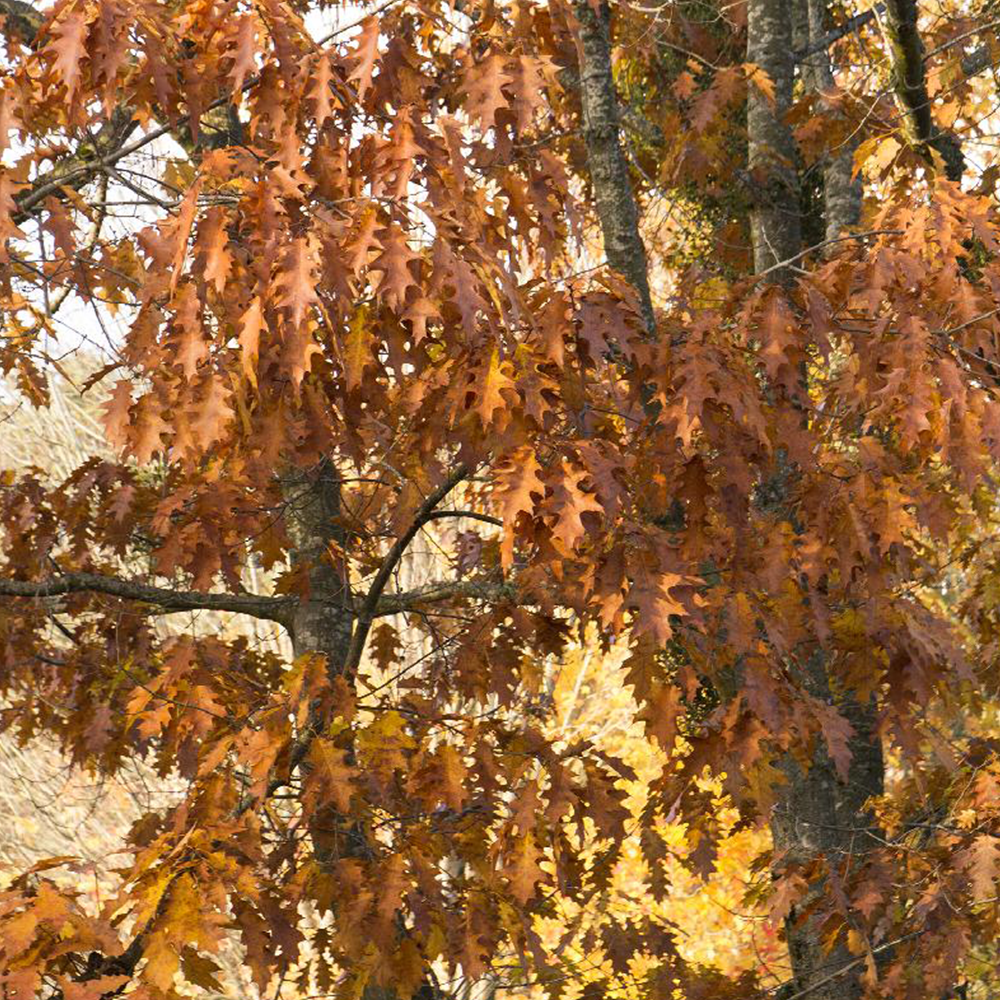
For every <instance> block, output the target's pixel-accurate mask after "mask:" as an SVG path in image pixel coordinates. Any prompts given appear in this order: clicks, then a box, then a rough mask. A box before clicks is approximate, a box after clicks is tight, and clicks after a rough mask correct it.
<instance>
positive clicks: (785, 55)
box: [747, 0, 883, 1000]
mask: <svg viewBox="0 0 1000 1000" xmlns="http://www.w3.org/2000/svg"><path fill="white" fill-rule="evenodd" d="M791 2H792V0H749V7H748V11H747V17H748V23H747V61H748V62H752V63H755V64H756V65H757V66H759V67H760V68H761V69H763V70H764V71H765V72H766V73H767V74H768V76H769V77H770V78H771V80H772V81H773V82H774V87H775V102H774V104H772V103H771V101H770V100H769V99H768V98H767V96H766V95H764V94H763V93H762V92H761V91H760V90H759V89H757V88H755V87H753V86H751V88H750V93H749V95H748V108H747V116H748V130H749V136H748V138H749V147H748V154H749V167H750V172H751V174H752V175H753V176H754V177H755V179H756V180H757V181H758V183H760V184H761V186H762V187H763V189H764V191H765V194H766V197H765V198H764V199H762V201H761V202H760V203H759V204H758V205H757V206H755V208H754V209H753V210H752V215H751V232H752V237H753V250H754V264H755V268H756V271H757V273H758V274H760V273H762V272H765V271H768V272H769V273H768V279H769V280H772V281H777V282H788V281H789V280H790V279H791V276H792V275H791V272H790V271H789V270H788V269H785V268H775V265H776V264H778V263H780V262H781V261H785V260H789V259H790V258H793V257H795V255H796V254H798V253H799V252H800V250H801V235H800V218H799V211H800V208H799V198H798V176H797V172H796V166H795V164H796V150H795V146H794V140H793V138H792V134H791V130H790V129H789V127H788V125H787V123H786V121H785V118H784V115H785V113H786V112H787V110H788V108H789V106H790V104H791V100H792V79H793V69H794V64H793V38H792V33H793V25H794V24H795V23H796V21H797V23H798V35H799V37H798V38H797V39H795V41H796V42H798V43H799V45H800V46H804V45H805V44H806V42H807V40H808V39H810V38H813V37H814V36H816V37H818V36H819V35H820V34H821V32H822V14H823V8H822V2H823V0H800V2H801V3H803V4H805V6H802V7H800V8H799V10H798V17H795V15H796V10H795V9H794V8H792V6H791ZM824 59H825V57H824ZM803 75H804V76H805V78H806V79H805V82H806V83H807V85H808V86H812V87H814V88H822V87H823V86H824V85H828V83H829V82H830V81H832V73H831V70H830V65H829V61H828V60H825V62H817V61H814V62H808V63H807V64H806V66H805V67H804V71H803ZM829 168H830V170H831V171H833V172H834V176H833V178H832V179H831V185H830V198H829V199H828V200H827V201H826V210H827V212H828V213H831V215H828V217H827V220H826V222H827V228H828V231H829V227H830V226H831V225H838V226H839V225H840V224H841V223H842V221H843V217H842V216H841V215H840V214H839V213H842V212H845V211H846V210H845V208H844V207H843V206H844V204H845V203H846V204H849V205H853V204H854V196H853V193H851V196H850V198H847V197H845V195H844V192H843V191H842V190H841V189H840V188H839V187H838V186H837V185H838V182H839V180H840V178H841V177H842V175H839V174H838V173H836V171H837V170H839V169H842V167H840V168H838V167H835V165H834V163H833V162H832V161H831V163H830V164H829ZM831 216H832V217H831ZM798 679H799V682H800V684H801V685H802V687H803V688H804V689H805V690H806V691H808V692H809V694H811V695H812V696H813V697H814V698H818V699H821V700H822V701H824V702H827V703H834V704H837V708H838V710H839V711H840V712H841V713H842V714H843V715H844V716H845V717H847V719H848V721H850V722H851V724H852V725H853V726H854V730H855V734H854V738H853V740H852V742H851V751H852V753H853V758H852V762H851V766H850V770H849V774H848V780H847V781H846V782H842V781H840V779H839V778H838V776H837V773H836V770H835V768H834V766H833V763H832V762H831V760H830V758H829V755H828V753H827V750H826V747H825V745H824V744H823V741H822V740H818V741H817V747H816V749H815V751H814V753H813V756H812V759H811V760H810V761H809V762H808V766H803V764H802V763H800V762H799V761H798V760H796V759H795V758H794V756H792V755H791V754H789V755H786V756H785V757H784V758H783V759H782V760H781V761H779V763H778V766H779V768H780V770H781V771H782V772H783V774H784V775H785V778H786V784H785V785H784V786H783V788H782V789H781V794H780V797H779V801H778V803H777V805H776V806H775V809H774V813H773V815H772V820H771V831H772V836H773V840H774V848H775V853H776V855H777V856H779V857H780V858H781V859H782V860H781V864H783V865H793V866H804V867H808V866H810V865H811V864H812V863H813V862H816V861H819V862H820V864H821V865H824V864H825V865H829V866H830V867H832V868H834V869H837V870H840V871H843V870H844V869H845V867H846V864H845V862H846V861H847V860H848V858H850V857H851V855H852V854H856V853H858V852H860V851H863V850H865V849H866V848H867V846H868V845H869V844H872V843H874V841H873V840H872V839H871V838H870V837H869V836H868V831H869V830H870V829H871V822H872V818H871V816H870V815H869V814H868V813H867V812H866V810H865V808H864V805H865V802H866V800H867V799H868V798H870V797H871V796H873V795H877V794H879V793H880V792H881V789H882V774H883V764H882V750H881V745H880V742H879V739H878V736H877V733H876V730H875V718H876V717H875V710H874V706H872V705H862V704H860V703H858V702H857V701H853V700H851V699H850V698H849V697H839V698H838V697H836V693H835V692H834V691H832V690H831V685H830V679H829V677H828V674H827V660H826V656H825V654H824V652H823V650H821V649H818V650H817V651H816V652H815V653H814V655H813V656H812V657H811V658H810V659H809V661H808V662H807V663H805V664H804V665H803V666H802V667H801V676H800V677H799V678H798ZM827 891H828V885H827V881H826V878H824V877H819V878H817V879H815V880H814V881H813V883H812V884H811V885H810V887H809V890H808V893H807V896H806V899H805V900H802V901H801V902H800V904H799V908H798V912H796V911H795V910H793V911H792V913H790V914H789V917H788V920H787V921H786V924H785V934H786V940H787V942H788V952H789V958H790V961H791V966H792V982H791V983H790V984H788V992H789V993H790V994H791V995H793V996H795V995H799V994H808V995H809V996H810V997H811V1000H857V998H858V997H860V996H861V994H862V983H861V972H862V966H861V965H860V964H859V963H857V962H856V961H854V956H853V955H851V954H850V953H849V952H848V951H847V948H846V946H845V945H844V944H843V943H839V944H838V945H836V946H835V947H834V948H833V949H832V950H831V951H830V952H826V951H824V948H823V942H822V933H821V921H820V919H819V918H818V917H817V916H815V915H813V914H809V913H808V911H807V912H806V914H805V915H802V914H803V910H804V909H806V908H807V907H808V906H809V904H811V903H815V902H816V901H817V900H821V897H822V896H824V895H825V894H826V893H827ZM840 970H843V972H842V973H841V972H840Z"/></svg>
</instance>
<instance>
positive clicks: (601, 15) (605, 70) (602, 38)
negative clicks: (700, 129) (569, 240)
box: [573, 0, 656, 336]
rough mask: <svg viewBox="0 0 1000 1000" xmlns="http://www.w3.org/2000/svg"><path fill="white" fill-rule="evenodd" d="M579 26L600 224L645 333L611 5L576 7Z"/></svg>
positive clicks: (642, 257)
mask: <svg viewBox="0 0 1000 1000" xmlns="http://www.w3.org/2000/svg"><path fill="white" fill-rule="evenodd" d="M573 10H574V12H575V14H576V18H577V21H578V22H579V25H580V33H579V55H580V102H581V104H582V105H583V140H584V144H585V145H586V147H587V170H588V172H589V174H590V182H591V184H592V185H593V188H594V202H595V203H596V205H597V214H598V217H599V218H600V220H601V233H602V235H603V237H604V253H605V255H606V256H607V258H608V263H609V264H610V265H611V266H612V267H613V268H614V269H615V270H616V271H618V272H619V273H620V274H622V275H623V276H624V277H625V278H626V279H628V282H629V284H631V285H632V287H633V288H634V289H635V292H636V295H637V296H638V298H639V307H640V309H641V311H642V318H643V322H644V323H645V325H646V331H647V332H648V333H649V334H650V336H652V335H653V334H654V333H655V330H656V323H655V320H654V318H653V303H652V299H651V297H650V293H649V272H648V268H647V263H646V247H645V246H644V244H643V242H642V236H641V235H640V233H639V210H638V208H637V206H636V203H635V195H634V193H633V191H632V184H631V182H630V180H629V176H628V163H627V161H626V159H625V151H624V150H623V149H622V144H621V135H620V130H619V117H618V99H617V96H616V93H615V85H614V80H613V78H612V75H611V38H610V18H611V12H610V8H609V6H608V3H607V0H601V2H600V4H599V5H596V4H595V5H592V4H591V2H590V0H576V2H575V3H574V5H573Z"/></svg>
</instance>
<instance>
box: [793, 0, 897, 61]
mask: <svg viewBox="0 0 1000 1000" xmlns="http://www.w3.org/2000/svg"><path fill="white" fill-rule="evenodd" d="M884 10H885V4H881V3H879V4H876V5H875V6H874V7H872V8H871V10H866V11H863V12H862V13H860V14H855V15H854V17H850V18H848V19H847V20H846V21H845V22H844V23H843V24H841V25H838V26H837V27H836V28H833V29H831V30H830V31H828V32H827V33H826V34H825V35H824V36H823V37H822V38H818V39H817V40H816V41H815V42H811V43H810V44H809V45H807V46H806V47H805V48H804V49H799V51H798V52H796V53H795V61H796V62H797V63H800V62H805V61H806V59H808V58H809V57H810V56H814V55H816V53H817V52H823V51H825V50H826V49H828V48H829V47H830V46H831V45H833V44H834V42H839V41H840V39H841V38H843V37H844V36H845V35H849V34H851V32H852V31H859V30H860V29H861V28H863V27H864V26H865V25H866V24H871V22H872V21H874V20H875V18H876V16H877V15H878V14H881V13H882V11H884Z"/></svg>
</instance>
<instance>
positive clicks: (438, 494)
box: [344, 465, 469, 676]
mask: <svg viewBox="0 0 1000 1000" xmlns="http://www.w3.org/2000/svg"><path fill="white" fill-rule="evenodd" d="M468 474H469V469H468V467H467V466H465V465H459V466H458V467H457V468H456V469H455V470H454V471H453V472H452V473H451V475H450V476H448V478H447V479H446V480H445V481H444V482H443V483H442V484H441V485H440V486H439V487H438V488H437V489H436V490H434V491H433V492H432V493H431V494H430V496H428V497H427V499H426V500H424V502H423V503H422V504H421V505H420V508H419V509H418V510H417V513H416V515H415V516H414V518H413V522H412V523H411V524H410V526H409V528H407V529H406V531H404V532H403V534H402V535H400V536H399V538H397V539H396V541H395V542H394V543H393V546H392V548H391V549H389V551H388V552H387V553H386V557H385V559H384V560H383V561H382V565H381V566H380V567H379V571H378V572H377V573H376V574H375V579H374V580H372V583H371V586H370V587H369V588H368V593H367V595H366V596H365V599H364V602H363V603H362V605H361V608H360V610H359V611H358V618H357V622H356V623H355V626H354V635H352V636H351V645H350V648H349V649H348V651H347V657H346V660H345V662H344V672H345V673H346V674H347V675H348V676H350V675H351V674H353V673H354V672H355V671H356V670H357V669H358V664H359V663H360V662H361V654H362V653H363V652H364V648H365V641H366V640H367V638H368V631H369V629H370V628H371V624H372V622H373V621H374V619H375V616H376V614H377V610H378V602H379V598H380V597H381V596H382V591H383V590H385V585H386V584H387V583H388V582H389V577H390V576H391V575H392V571H393V570H394V569H395V568H396V566H397V565H398V563H399V560H400V559H401V558H402V557H403V553H404V552H405V551H406V549H407V546H408V545H409V544H410V542H412V541H413V539H414V538H415V537H416V534H417V532H418V531H420V529H421V528H422V527H423V526H424V525H425V524H427V522H428V521H430V520H431V515H433V513H434V508H435V507H437V505H438V504H439V503H440V502H441V501H442V500H443V499H444V498H445V497H446V496H447V495H448V494H449V493H450V492H451V491H452V490H453V489H454V488H455V487H456V486H457V485H458V484H459V483H460V482H461V481H462V480H463V479H465V477H466V476H468Z"/></svg>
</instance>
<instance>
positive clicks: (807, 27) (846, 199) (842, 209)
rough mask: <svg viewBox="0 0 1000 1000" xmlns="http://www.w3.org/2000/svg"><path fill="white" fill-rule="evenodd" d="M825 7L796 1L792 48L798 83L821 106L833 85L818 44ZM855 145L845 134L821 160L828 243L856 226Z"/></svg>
mask: <svg viewBox="0 0 1000 1000" xmlns="http://www.w3.org/2000/svg"><path fill="white" fill-rule="evenodd" d="M828 6H829V5H828V3H827V0H797V3H796V12H795V13H796V18H795V30H796V38H795V48H796V51H800V52H803V53H804V55H803V56H802V58H801V60H800V63H799V65H800V72H801V75H802V82H803V83H804V84H805V86H806V87H807V88H808V89H809V90H811V91H812V92H813V93H814V94H815V95H816V98H817V100H818V102H819V103H820V105H821V106H822V105H823V104H825V103H826V99H825V96H824V95H826V94H829V93H830V92H831V91H832V90H833V89H834V86H835V84H834V79H833V67H832V66H831V65H830V52H829V49H828V48H825V47H822V45H821V43H822V42H823V41H824V40H825V38H826V37H827V31H826V25H825V23H824V22H825V20H826V17H825V15H826V12H827V8H828ZM857 145H858V141H857V137H856V135H854V134H850V133H849V134H848V135H847V136H846V137H844V138H843V139H842V140H840V143H839V145H837V146H835V147H834V148H833V149H830V150H828V151H827V153H826V154H825V156H824V158H823V163H822V169H823V209H824V218H825V221H826V233H825V235H826V238H827V239H828V240H833V239H836V238H837V237H838V236H840V235H841V234H842V233H843V232H844V231H845V230H848V229H851V228H853V227H854V226H856V225H857V223H858V220H859V218H860V217H861V178H860V177H858V178H856V179H852V176H851V175H852V173H853V171H854V151H855V149H857Z"/></svg>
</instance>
